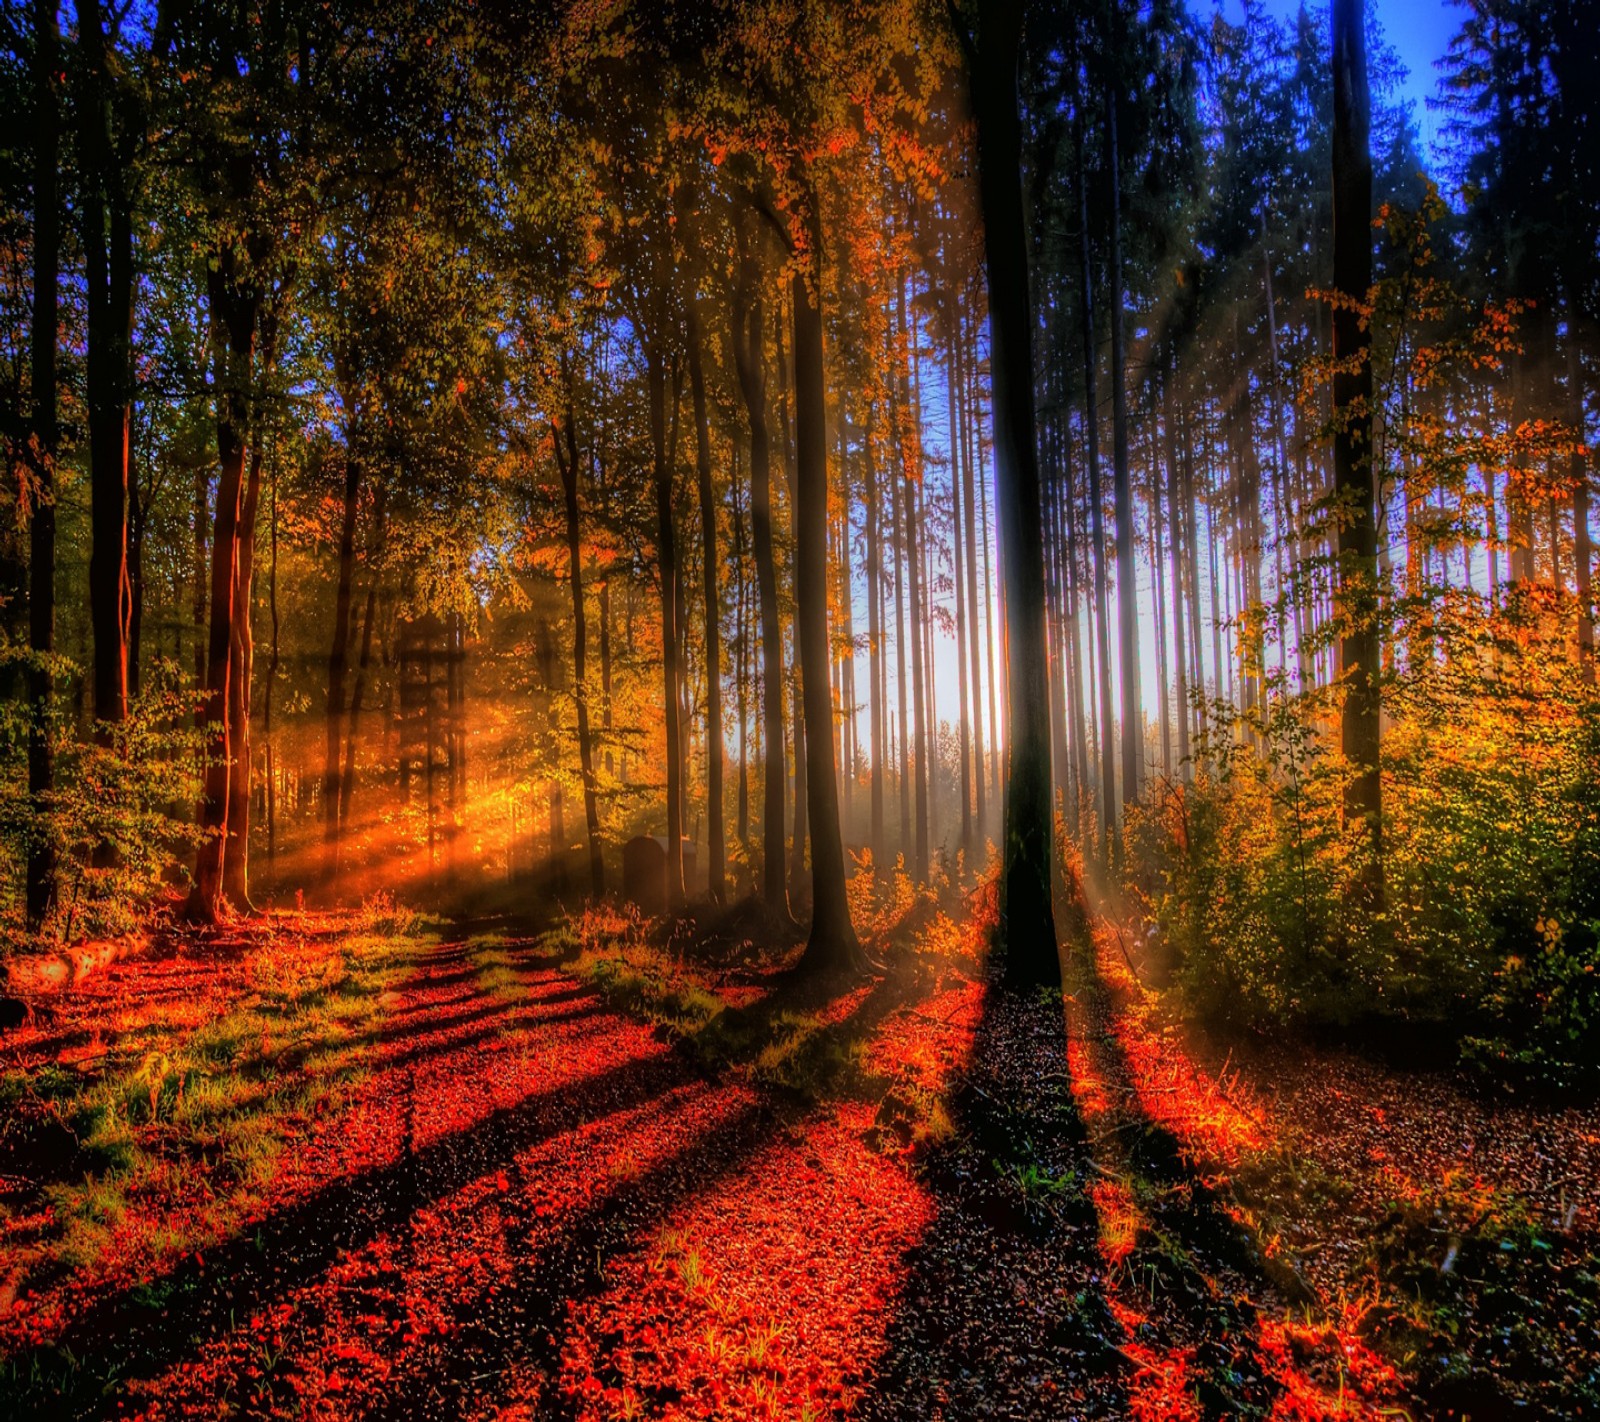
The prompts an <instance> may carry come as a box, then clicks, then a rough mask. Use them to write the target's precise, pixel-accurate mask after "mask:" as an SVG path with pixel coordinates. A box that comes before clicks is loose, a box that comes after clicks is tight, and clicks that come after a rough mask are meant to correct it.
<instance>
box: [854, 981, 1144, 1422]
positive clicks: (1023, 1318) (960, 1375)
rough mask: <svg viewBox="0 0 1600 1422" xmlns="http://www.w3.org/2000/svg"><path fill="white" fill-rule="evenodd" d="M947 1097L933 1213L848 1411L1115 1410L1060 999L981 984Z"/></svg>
mask: <svg viewBox="0 0 1600 1422" xmlns="http://www.w3.org/2000/svg"><path fill="white" fill-rule="evenodd" d="M954 1106H955V1111H954V1115H955V1117H956V1121H957V1135H956V1136H955V1138H954V1139H953V1140H952V1141H951V1142H950V1143H949V1144H948V1145H946V1146H944V1147H942V1148H940V1149H939V1150H938V1151H937V1152H936V1153H935V1154H934V1155H933V1156H932V1158H931V1159H930V1160H929V1161H928V1164H927V1168H926V1181H927V1183H928V1184H929V1185H930V1186H931V1188H932V1190H933V1193H934V1195H935V1196H936V1198H937V1201H938V1214H937V1217H936V1219H935V1221H934V1223H933V1225H932V1226H931V1227H930V1228H929V1230H928V1232H927V1233H926V1234H925V1235H924V1237H923V1239H922V1240H921V1242H920V1243H919V1244H918V1246H917V1248H916V1249H915V1250H914V1251H913V1253H912V1256H911V1259H910V1272H909V1275H908V1277H907V1279H906V1282H905V1286H904V1289H903V1290H902V1293H901V1296H900V1300H899V1303H898V1305H897V1307H896V1311H895V1315H894V1318H893V1320H892V1322H891V1324H890V1327H889V1330H888V1336H887V1339H886V1346H885V1350H884V1353H883V1356H882V1357H881V1359H880V1360H879V1362H878V1364H877V1367H876V1370H875V1374H874V1376H873V1378H872V1380H871V1382H870V1384H869V1386H868V1389H867V1392H866V1395H865V1396H864V1398H863V1400H862V1402H861V1404H860V1407H859V1410H858V1416H860V1417H861V1418H863V1419H869V1422H901V1419H905V1418H910V1417H916V1418H926V1419H951V1422H954V1419H958V1418H959V1419H966V1418H999V1419H1038V1418H1045V1417H1107V1416H1117V1415H1120V1414H1121V1412H1122V1410H1123V1402H1124V1397H1123V1393H1122V1389H1121V1382H1120V1380H1121V1377H1122V1374H1123V1372H1124V1371H1125V1369H1126V1360H1125V1358H1124V1357H1123V1355H1122V1354H1121V1352H1120V1350H1119V1349H1118V1347H1117V1345H1116V1342H1115V1340H1116V1337H1117V1334H1118V1329H1117V1325H1116V1322H1115V1320H1114V1319H1113V1318H1112V1317H1111V1314H1110V1312H1109V1310H1108V1307H1107V1304H1106V1299H1105V1295H1104V1290H1103V1287H1102V1274H1103V1272H1104V1265H1103V1263H1102V1261H1101V1259H1100V1256H1099V1254H1098V1252H1097V1248H1096V1239H1097V1231H1096V1222H1095V1213H1094V1208H1093V1205H1092V1204H1091V1203H1090V1201H1089V1198H1088V1196H1087V1194H1086V1193H1085V1184H1086V1179H1085V1177H1086V1173H1087V1164H1088V1159H1089V1151H1088V1143H1087V1138H1086V1135H1085V1132H1084V1127H1083V1123H1082V1121H1081V1119H1080V1118H1079V1115H1078V1111H1077V1107H1076V1105H1075V1103H1074V1101H1073V1098H1072V1092H1071V1089H1070V1083H1069V1080H1068V1076H1067V1059H1066V1043H1065V1038H1064V1034H1063V1033H1062V1029H1061V1010H1060V1005H1059V1003H1058V1002H1056V1001H1054V1000H1053V999H1051V998H1049V997H1046V996H1044V995H1040V996H1036V997H1032V998H1024V997H1020V996H1018V995H1016V994H1014V993H1012V992H1010V991H1008V990H1007V989H1005V988H1004V987H1002V986H1001V985H999V983H997V982H991V983H990V985H989V987H988V990H987V992H986V995H985V999H984V1008H983V1014H982V1017H981V1018H980V1021H979V1024H978V1028H977V1033H976V1037H975V1040H974V1045H973V1053H972V1058H971V1061H970V1064H969V1066H968V1068H967V1070H966V1072H965V1074H964V1077H963V1080H962V1082H961V1085H960V1087H959V1088H958V1091H957V1094H956V1098H955V1102H954Z"/></svg>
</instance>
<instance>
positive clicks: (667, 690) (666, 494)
mask: <svg viewBox="0 0 1600 1422" xmlns="http://www.w3.org/2000/svg"><path fill="white" fill-rule="evenodd" d="M663 299H664V298H663ZM658 317H660V319H658V320H657V322H656V331H655V338H654V340H653V341H652V343H651V346H650V349H649V350H648V351H647V353H646V356H645V385H646V388H647V391H648V394H649V399H650V444H651V448H652V450H653V451H654V459H655V489H656V562H657V566H658V568H659V569H660V576H661V674H662V680H663V683H664V685H663V688H662V704H663V705H664V706H665V708H666V719H667V725H666V738H667V746H666V758H667V830H666V834H667V903H668V905H669V906H670V907H673V908H676V907H677V906H678V905H679V904H681V903H683V901H684V882H683V731H682V726H681V724H680V722H681V708H682V702H681V700H680V699H679V689H678V688H679V682H680V681H681V679H682V672H681V670H680V663H681V657H682V648H681V647H680V646H679V644H678V635H679V627H678V547H677V536H676V533H675V531H674V527H673V508H672V484H673V479H672V472H673V471H672V457H671V454H670V452H669V450H668V447H667V371H666V366H665V364H664V360H663V353H662V350H661V343H662V341H663V340H664V339H665V335H664V329H665V324H666V323H665V313H664V312H659V311H658Z"/></svg>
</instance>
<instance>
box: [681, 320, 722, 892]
mask: <svg viewBox="0 0 1600 1422" xmlns="http://www.w3.org/2000/svg"><path fill="white" fill-rule="evenodd" d="M686 321H687V326H688V330H687V340H688V345H689V395H690V399H691V400H692V401H693V404H694V463H695V477H696V480H697V483H698V486H699V494H700V529H701V541H702V545H703V551H702V555H701V560H700V563H701V569H702V574H703V582H704V597H705V654H706V853H707V857H708V858H709V860H710V863H709V865H708V866H707V870H708V872H707V884H708V888H709V892H710V895H711V901H712V902H713V903H718V904H720V903H722V902H723V901H724V900H725V899H726V898H727V896H728V850H727V841H726V838H725V834H724V830H723V823H722V797H723V791H722V779H723V757H724V751H723V745H722V628H721V626H720V619H721V605H720V602H719V600H718V596H717V564H718V554H717V503H716V497H715V494H714V491H713V489H712V486H711V427H710V424H709V422H708V420H707V417H706V382H705V371H704V370H703V369H702V366H701V351H700V314H699V309H698V298H696V297H694V296H693V295H691V296H690V298H689V301H688V305H687V310H686Z"/></svg>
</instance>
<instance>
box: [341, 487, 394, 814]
mask: <svg viewBox="0 0 1600 1422" xmlns="http://www.w3.org/2000/svg"><path fill="white" fill-rule="evenodd" d="M387 494H388V490H387V488H385V487H382V486H380V487H379V489H378V492H377V495H376V497H374V499H373V501H372V530H371V532H370V533H369V534H368V535H367V605H366V608H365V609H364V610H363V612H362V615H361V650H360V652H359V653H358V654H357V656H356V679H355V682H354V683H353V684H352V685H351V687H350V709H349V714H348V715H347V716H346V717H345V732H344V773H343V774H342V775H341V776H340V778H339V835H340V838H341V839H343V837H344V836H345V835H346V834H348V833H349V832H350V807H351V804H352V803H353V801H354V799H355V790H356V751H357V749H358V748H359V746H360V732H361V710H362V706H363V703H364V701H365V699H366V690H367V671H368V668H369V667H370V666H371V664H372V634H373V629H374V627H375V625H376V623H377V620H378V580H379V579H378V562H379V559H380V558H381V557H382V555H383V540H384V536H385V533H386V530H387V527H388V516H387V503H388V499H387Z"/></svg>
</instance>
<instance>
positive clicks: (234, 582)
mask: <svg viewBox="0 0 1600 1422" xmlns="http://www.w3.org/2000/svg"><path fill="white" fill-rule="evenodd" d="M242 260H243V258H242V255H241V254H240V253H239V252H238V251H237V250H236V249H235V248H234V247H233V246H232V245H227V246H224V247H222V248H221V249H220V250H219V251H218V252H217V253H216V254H215V261H214V264H213V265H212V266H211V267H210V268H209V269H208V271H207V273H206V289H207V292H208V295H209V297H210V306H211V326H212V335H211V343H212V350H213V351H214V352H215V356H214V360H215V364H216V371H215V377H214V378H215V383H216V420H217V463H218V471H219V472H218V478H217V508H216V527H215V531H214V532H213V535H212V540H211V628H210V635H209V638H208V642H209V645H208V649H207V654H206V695H205V701H204V711H205V716H206V722H207V724H208V725H209V726H210V727H212V731H211V737H210V745H209V747H208V759H207V762H206V771H205V789H204V795H203V798H202V801H201V816H200V827H201V829H202V831H203V832H204V833H205V836H206V837H205V838H204V839H203V840H202V841H201V843H200V847H199V849H198V851H197V852H196V855H195V883H194V890H193V892H192V893H191V894H190V896H189V914H190V916H191V917H192V918H195V919H197V920H199V921H201V922H208V923H215V922H216V921H217V919H218V918H220V917H221V915H222V910H223V898H224V891H223V866H224V861H225V858H226V855H227V850H228V842H227V830H228V794H229V787H230V775H229V770H230V766H229V761H230V758H231V757H232V756H233V755H234V753H235V729H236V728H235V727H234V725H233V723H232V720H231V719H230V709H229V704H228V703H229V696H228V691H229V687H230V683H231V678H232V676H233V634H234V625H233V622H234V599H235V594H236V591H237V589H238V577H239V541H240V525H241V514H242V512H243V507H242V506H243V502H244V492H245V490H244V482H245V480H244V473H245V452H246V450H245V441H246V438H247V436H248V434H249V429H250V379H251V368H252V365H253V360H254V353H255V335H256V318H257V315H258V312H259V310H260V304H261V299H260V295H259V292H258V291H257V289H256V288H255V287H254V286H253V285H252V283H251V279H250V278H249V277H248V276H247V275H246V274H245V273H244V272H243V271H241V270H240V264H241V261H242Z"/></svg>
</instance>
